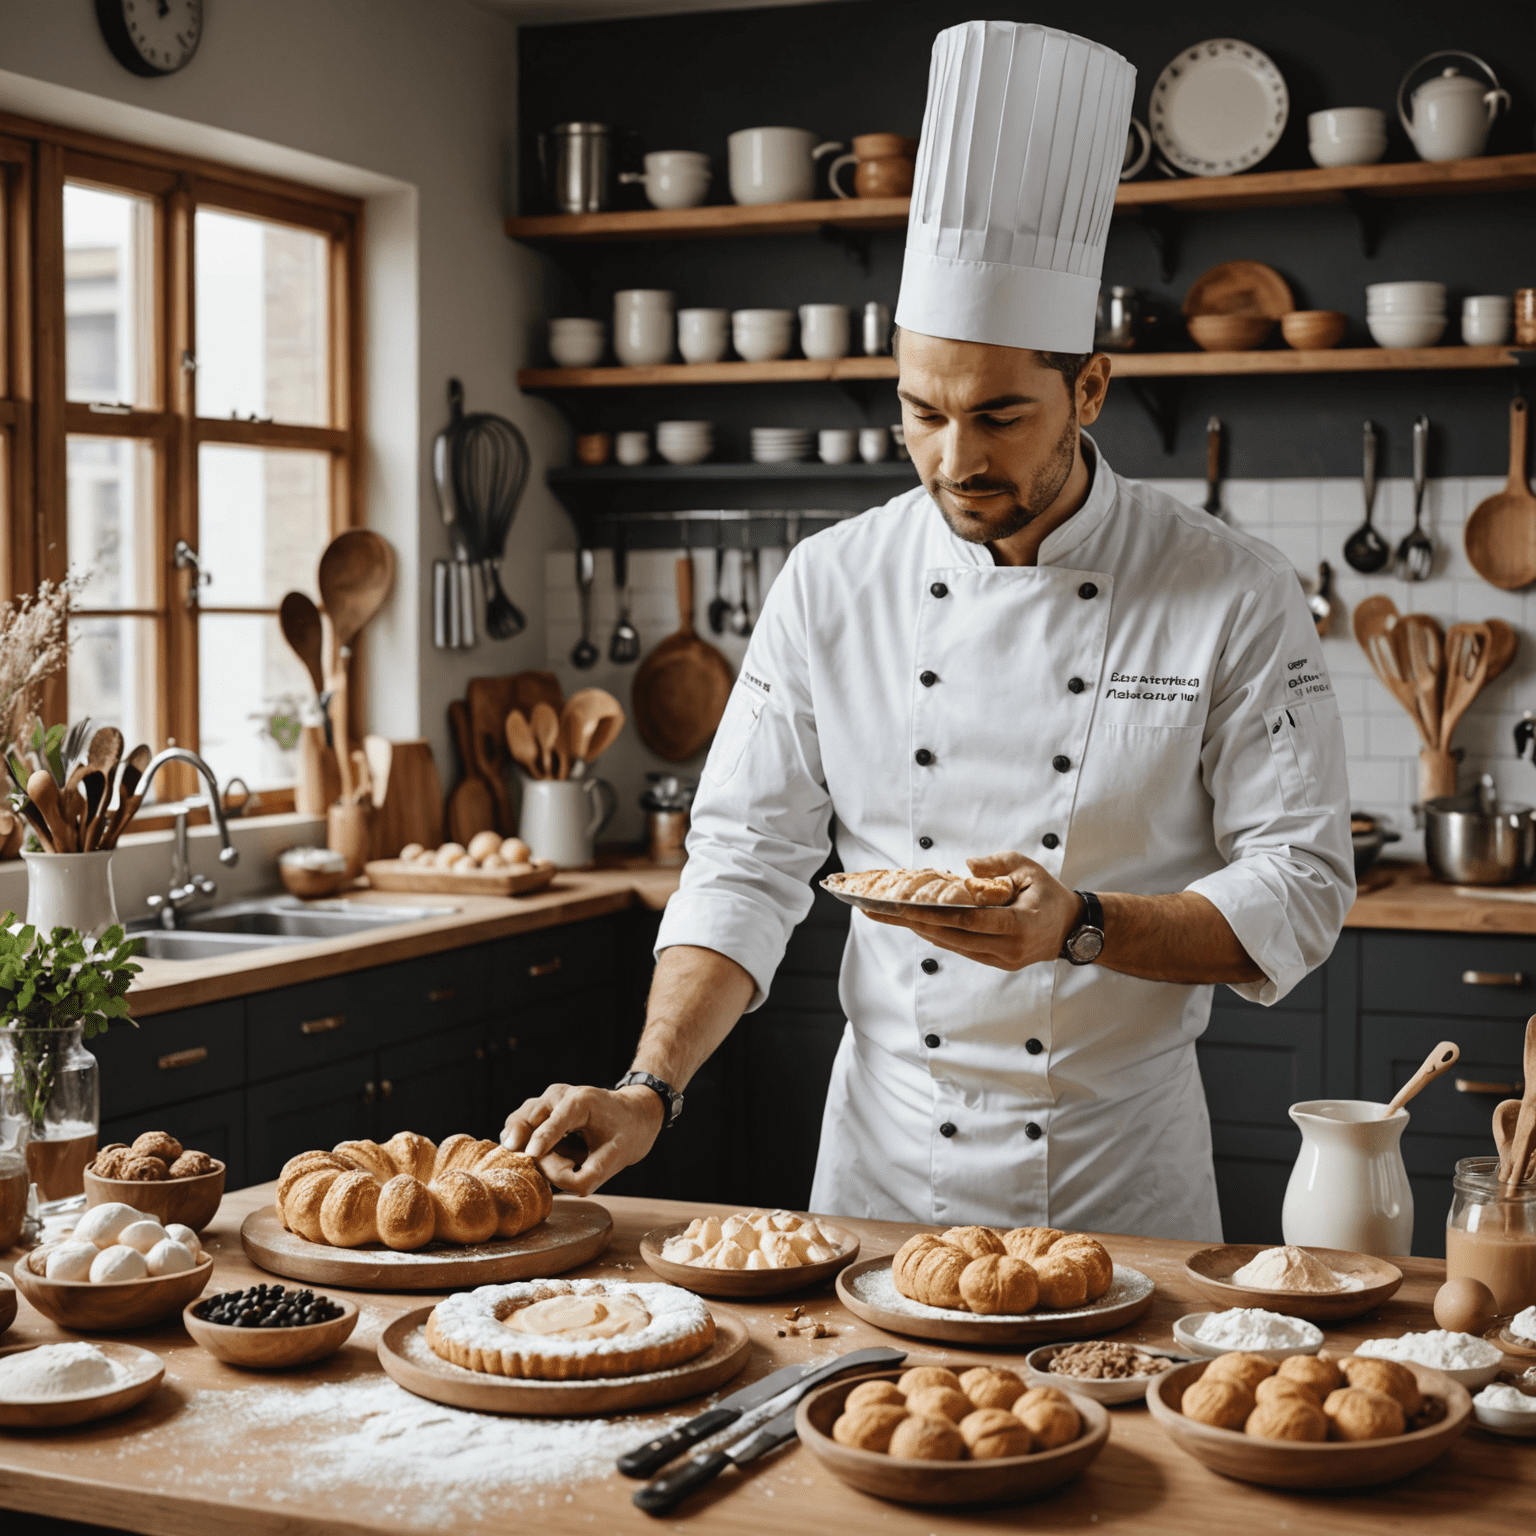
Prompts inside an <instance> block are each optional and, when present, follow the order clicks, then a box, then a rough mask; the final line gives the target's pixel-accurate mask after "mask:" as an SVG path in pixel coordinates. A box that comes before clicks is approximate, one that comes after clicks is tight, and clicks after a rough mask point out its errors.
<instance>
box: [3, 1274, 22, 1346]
mask: <svg viewBox="0 0 1536 1536" xmlns="http://www.w3.org/2000/svg"><path fill="white" fill-rule="evenodd" d="M17 1305H18V1303H17V1301H16V1283H15V1281H13V1280H12V1279H11V1277H10V1276H9V1275H0V1333H4V1332H5V1330H6V1329H7V1328H9V1327H10V1326H11V1324H12V1323H14V1322H15V1321H16V1307H17Z"/></svg>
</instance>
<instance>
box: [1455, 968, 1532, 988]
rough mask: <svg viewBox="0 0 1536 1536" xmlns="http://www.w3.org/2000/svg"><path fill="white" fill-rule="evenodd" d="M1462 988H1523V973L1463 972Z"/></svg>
mask: <svg viewBox="0 0 1536 1536" xmlns="http://www.w3.org/2000/svg"><path fill="white" fill-rule="evenodd" d="M1461 980H1462V985H1463V986H1468V987H1523V986H1524V985H1525V972H1524V971H1463V972H1462V973H1461Z"/></svg>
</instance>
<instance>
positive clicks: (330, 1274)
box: [240, 1195, 613, 1291]
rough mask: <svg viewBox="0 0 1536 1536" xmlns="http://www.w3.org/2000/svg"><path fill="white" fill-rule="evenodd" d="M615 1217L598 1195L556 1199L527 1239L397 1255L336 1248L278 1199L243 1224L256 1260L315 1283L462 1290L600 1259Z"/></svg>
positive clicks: (374, 1247) (371, 1247)
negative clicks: (292, 1226) (296, 1222)
mask: <svg viewBox="0 0 1536 1536" xmlns="http://www.w3.org/2000/svg"><path fill="white" fill-rule="evenodd" d="M612 1231H613V1217H612V1216H610V1215H609V1214H608V1212H607V1210H606V1209H605V1208H604V1207H603V1206H601V1205H599V1204H597V1202H596V1201H595V1200H576V1199H573V1198H571V1197H570V1196H566V1195H557V1196H556V1197H555V1208H554V1210H553V1211H551V1212H550V1214H549V1216H548V1218H547V1219H546V1220H544V1221H541V1222H540V1223H539V1224H538V1226H536V1227H534V1228H532V1229H531V1230H530V1231H527V1232H524V1233H523V1235H522V1236H521V1237H513V1238H505V1239H502V1240H499V1241H493V1242H489V1243H475V1244H472V1245H470V1246H468V1247H457V1246H455V1245H454V1244H452V1243H429V1244H428V1245H427V1246H426V1247H425V1248H419V1249H417V1250H416V1252H414V1253H397V1252H396V1251H395V1250H394V1249H392V1248H386V1247H385V1246H384V1245H383V1244H382V1243H370V1244H368V1245H367V1246H366V1247H363V1248H332V1247H329V1246H328V1245H326V1244H324V1243H312V1242H310V1241H309V1240H308V1239H307V1238H302V1237H300V1236H299V1235H298V1233H297V1232H290V1231H288V1229H287V1228H286V1227H284V1226H283V1224H282V1222H280V1221H279V1220H278V1219H277V1212H276V1211H275V1210H273V1208H272V1207H271V1206H270V1205H266V1206H263V1207H262V1208H261V1209H260V1210H259V1211H252V1212H251V1214H250V1215H249V1216H247V1217H246V1218H245V1221H244V1223H243V1224H242V1226H241V1228H240V1241H241V1243H242V1244H243V1245H244V1247H245V1251H246V1253H247V1254H248V1255H249V1257H250V1259H251V1262H252V1263H254V1264H259V1265H260V1266H261V1267H262V1268H263V1269H265V1270H270V1271H271V1273H272V1274H274V1275H282V1276H283V1277H284V1278H285V1279H288V1280H303V1281H306V1282H308V1283H309V1284H310V1285H336V1286H341V1287H343V1288H344V1289H346V1290H352V1291H461V1290H463V1289H464V1288H465V1287H466V1286H471V1285H491V1284H496V1283H501V1282H505V1281H510V1280H547V1279H548V1278H549V1277H550V1276H551V1275H562V1274H564V1273H565V1271H566V1270H568V1269H575V1268H576V1267H577V1266H578V1265H580V1264H585V1263H587V1262H588V1261H589V1260H591V1259H595V1258H596V1257H597V1256H598V1254H600V1253H601V1252H602V1251H603V1249H605V1248H606V1247H607V1246H608V1237H609V1234H610V1233H611V1232H612Z"/></svg>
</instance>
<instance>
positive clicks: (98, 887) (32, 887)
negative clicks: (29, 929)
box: [22, 850, 118, 939]
mask: <svg viewBox="0 0 1536 1536" xmlns="http://www.w3.org/2000/svg"><path fill="white" fill-rule="evenodd" d="M114 852H115V850H108V851H107V852H105V853H24V854H23V855H22V858H24V859H25V860H26V861H27V921H28V922H29V923H31V924H32V926H33V927H34V928H38V929H41V930H42V931H43V932H45V933H51V932H52V931H53V930H54V929H55V928H74V929H76V930H77V931H78V932H79V933H81V934H83V935H84V936H85V937H86V938H88V939H99V938H100V937H101V936H102V934H104V933H105V932H106V931H107V929H108V928H114V927H116V926H117V923H118V916H117V899H116V897H115V895H114V894H113V891H112V855H113V853H114Z"/></svg>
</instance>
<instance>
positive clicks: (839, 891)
mask: <svg viewBox="0 0 1536 1536" xmlns="http://www.w3.org/2000/svg"><path fill="white" fill-rule="evenodd" d="M821 888H822V890H824V891H829V892H831V894H832V895H834V896H836V897H837V899H838V900H839V901H846V902H847V903H848V905H849V906H850V907H858V908H859V910H860V911H862V912H877V913H883V914H885V915H886V916H889V917H897V916H902V915H904V914H906V913H909V912H912V911H915V910H920V909H922V908H924V907H1006V906H1007V905H1008V903H1009V902H1010V901H1012V900H1013V898H1014V896H1015V894H1016V892H1015V891H1014V887H1013V882H1012V881H1011V880H1008V879H999V880H991V879H985V878H983V877H982V876H980V875H956V874H952V873H951V872H950V871H949V870H947V869H863V870H860V871H859V872H858V873H857V874H846V873H842V874H835V875H828V876H827V878H826V879H825V880H823V881H822V882H821Z"/></svg>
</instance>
